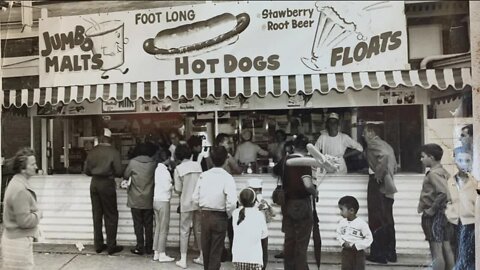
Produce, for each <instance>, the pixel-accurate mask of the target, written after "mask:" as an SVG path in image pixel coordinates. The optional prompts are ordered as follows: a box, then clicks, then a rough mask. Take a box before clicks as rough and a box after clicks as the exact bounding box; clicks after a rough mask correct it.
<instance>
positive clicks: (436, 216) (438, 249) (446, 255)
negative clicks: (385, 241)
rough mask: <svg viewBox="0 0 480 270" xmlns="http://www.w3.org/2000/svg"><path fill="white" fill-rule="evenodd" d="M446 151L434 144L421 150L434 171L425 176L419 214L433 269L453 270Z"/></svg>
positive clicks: (428, 166)
mask: <svg viewBox="0 0 480 270" xmlns="http://www.w3.org/2000/svg"><path fill="white" fill-rule="evenodd" d="M442 156H443V149H442V147H440V146H439V145H438V144H435V143H430V144H425V145H423V146H422V147H421V157H420V161H421V162H422V163H423V165H424V166H425V167H427V168H430V170H429V171H428V172H427V173H426V174H425V177H424V180H423V185H422V191H421V192H420V200H419V203H418V208H417V211H418V213H421V214H422V229H423V232H424V234H425V239H426V240H427V241H428V244H429V245H430V250H431V252H432V260H433V269H452V268H453V265H454V258H453V252H452V248H451V246H450V243H449V231H450V229H449V228H450V227H449V226H450V225H449V223H448V222H447V218H446V217H445V208H446V204H447V198H448V194H449V193H448V188H447V181H448V179H449V178H450V174H449V173H448V172H447V171H446V170H445V169H444V168H443V166H442V164H440V161H441V160H442Z"/></svg>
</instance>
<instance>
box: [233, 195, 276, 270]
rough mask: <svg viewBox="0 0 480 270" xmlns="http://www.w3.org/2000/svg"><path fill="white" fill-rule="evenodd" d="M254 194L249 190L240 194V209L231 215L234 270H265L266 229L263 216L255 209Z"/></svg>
mask: <svg viewBox="0 0 480 270" xmlns="http://www.w3.org/2000/svg"><path fill="white" fill-rule="evenodd" d="M256 197H257V195H256V193H255V191H254V190H253V189H251V188H246V189H244V190H242V191H241V192H240V195H239V201H240V203H241V204H242V207H241V208H237V209H235V211H233V214H232V218H233V231H234V233H233V234H234V235H239V236H241V237H234V238H233V246H232V255H233V258H232V262H233V266H234V268H235V270H261V269H265V266H266V262H267V258H266V257H264V255H263V254H265V251H266V249H267V246H268V229H267V223H266V222H265V216H264V215H263V214H262V213H261V212H260V211H259V210H258V208H257V207H255V201H256Z"/></svg>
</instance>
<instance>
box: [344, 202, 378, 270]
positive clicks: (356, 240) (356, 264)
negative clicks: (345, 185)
mask: <svg viewBox="0 0 480 270" xmlns="http://www.w3.org/2000/svg"><path fill="white" fill-rule="evenodd" d="M338 208H340V215H341V216H342V219H341V220H340V222H339V223H338V226H337V239H338V241H340V245H341V246H342V247H343V249H342V270H345V269H351V270H364V269H365V249H366V248H368V247H369V246H370V244H371V243H372V241H373V236H372V232H371V231H370V228H369V227H368V224H367V223H366V222H365V221H364V220H362V219H361V218H359V217H357V212H358V208H359V205H358V201H357V199H355V197H352V196H344V197H342V198H341V199H340V200H339V201H338Z"/></svg>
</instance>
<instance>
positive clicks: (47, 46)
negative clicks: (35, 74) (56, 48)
mask: <svg viewBox="0 0 480 270" xmlns="http://www.w3.org/2000/svg"><path fill="white" fill-rule="evenodd" d="M43 41H45V50H42V56H47V55H50V54H51V53H52V44H50V35H49V34H48V32H43ZM47 72H48V71H47Z"/></svg>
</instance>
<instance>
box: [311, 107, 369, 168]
mask: <svg viewBox="0 0 480 270" xmlns="http://www.w3.org/2000/svg"><path fill="white" fill-rule="evenodd" d="M339 119H340V117H339V116H338V114H337V113H334V112H332V113H330V114H329V115H328V118H327V123H326V127H327V130H322V131H321V134H320V137H318V140H317V142H316V143H315V147H316V148H317V149H318V150H319V151H320V152H321V153H323V154H325V155H330V156H334V157H337V158H338V159H339V161H340V169H339V170H338V173H340V174H345V173H347V164H346V163H345V158H344V154H345V150H347V148H352V149H355V150H358V151H360V152H363V147H362V145H361V144H360V143H358V142H357V141H355V140H353V139H352V138H350V136H348V135H347V134H345V133H342V132H340V131H339V130H338V124H339Z"/></svg>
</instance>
